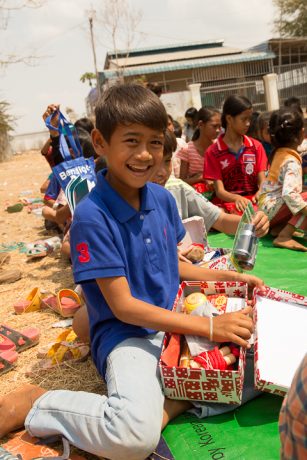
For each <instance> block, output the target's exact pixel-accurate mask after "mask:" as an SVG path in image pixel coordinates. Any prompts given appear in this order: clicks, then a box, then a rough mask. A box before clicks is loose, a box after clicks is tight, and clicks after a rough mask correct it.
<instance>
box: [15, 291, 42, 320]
mask: <svg viewBox="0 0 307 460" xmlns="http://www.w3.org/2000/svg"><path fill="white" fill-rule="evenodd" d="M41 305H42V297H41V292H40V289H39V288H37V287H36V288H34V289H32V291H31V292H30V294H29V295H28V296H27V297H26V299H24V300H19V301H18V302H16V303H15V304H14V310H15V313H16V314H17V315H20V314H21V313H30V312H33V311H38V310H40V309H41Z"/></svg>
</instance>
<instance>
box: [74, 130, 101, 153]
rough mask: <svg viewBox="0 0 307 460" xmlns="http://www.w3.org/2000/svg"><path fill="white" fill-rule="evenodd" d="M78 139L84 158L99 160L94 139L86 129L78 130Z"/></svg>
mask: <svg viewBox="0 0 307 460" xmlns="http://www.w3.org/2000/svg"><path fill="white" fill-rule="evenodd" d="M78 138H79V141H80V145H81V148H82V153H83V156H84V158H90V157H94V158H97V156H98V155H97V153H96V152H95V149H94V146H93V144H92V138H91V136H90V134H89V133H88V132H87V131H86V130H85V129H81V128H79V129H78Z"/></svg>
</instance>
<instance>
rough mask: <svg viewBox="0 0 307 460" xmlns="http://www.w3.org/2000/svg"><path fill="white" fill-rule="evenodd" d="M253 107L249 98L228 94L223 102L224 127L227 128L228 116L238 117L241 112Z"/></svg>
mask: <svg viewBox="0 0 307 460" xmlns="http://www.w3.org/2000/svg"><path fill="white" fill-rule="evenodd" d="M251 108H252V103H251V102H250V101H249V100H248V99H247V97H245V96H237V95H232V96H228V97H227V99H226V100H225V102H224V104H223V111H222V120H221V122H222V127H223V128H224V129H226V128H227V122H226V116H227V115H231V116H232V117H236V116H237V115H240V113H242V112H244V111H245V110H249V109H251Z"/></svg>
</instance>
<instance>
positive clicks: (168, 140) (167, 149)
mask: <svg viewBox="0 0 307 460" xmlns="http://www.w3.org/2000/svg"><path fill="white" fill-rule="evenodd" d="M176 148H177V140H176V136H175V134H174V133H173V132H172V131H170V130H169V129H167V130H166V131H165V133H164V146H163V156H164V157H165V156H168V155H170V156H171V155H172V154H173V152H175V150H176Z"/></svg>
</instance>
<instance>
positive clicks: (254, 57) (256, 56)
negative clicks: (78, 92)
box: [100, 52, 275, 80]
mask: <svg viewBox="0 0 307 460" xmlns="http://www.w3.org/2000/svg"><path fill="white" fill-rule="evenodd" d="M274 57H275V54H274V53H272V52H239V53H237V54H231V55H224V56H214V57H204V58H200V59H189V60H180V61H173V62H165V63H159V64H147V65H139V66H135V67H125V68H124V69H123V73H124V75H125V76H134V75H146V74H151V73H160V72H171V71H175V70H188V69H195V68H204V67H213V66H218V65H225V64H236V63H242V62H252V61H259V60H267V59H273V58H274ZM100 75H101V76H102V79H103V80H105V79H109V78H114V77H117V76H118V75H117V72H116V70H104V71H103V72H100Z"/></svg>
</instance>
